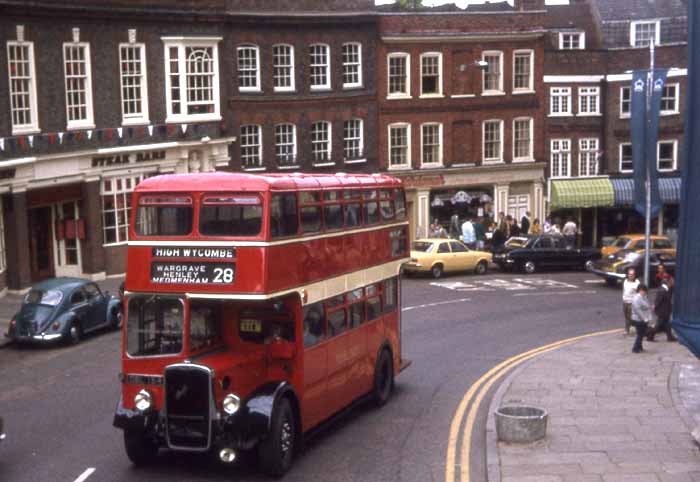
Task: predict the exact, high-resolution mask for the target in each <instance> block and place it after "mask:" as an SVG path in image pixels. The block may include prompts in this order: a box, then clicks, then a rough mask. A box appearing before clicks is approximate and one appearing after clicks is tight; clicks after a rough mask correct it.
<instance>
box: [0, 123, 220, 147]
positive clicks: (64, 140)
mask: <svg viewBox="0 0 700 482" xmlns="http://www.w3.org/2000/svg"><path fill="white" fill-rule="evenodd" d="M220 128H221V131H222V132H223V131H225V130H226V129H225V125H224V123H223V122H222V123H221V124H220ZM188 129H190V128H189V126H188V125H187V124H151V125H147V126H134V127H110V128H106V129H88V130H81V131H73V132H48V133H45V134H33V135H22V136H14V137H4V138H3V137H0V151H7V152H17V151H28V150H31V149H33V148H34V147H38V146H39V144H41V143H44V144H45V145H48V146H54V145H67V144H75V143H81V142H92V141H93V139H97V140H98V141H100V142H102V141H106V142H108V141H112V140H114V139H116V140H117V143H118V144H122V143H123V142H124V141H125V140H127V139H146V138H149V137H151V138H153V137H157V138H166V139H170V138H173V137H185V136H186V135H187V132H188ZM203 129H204V126H203V125H202V124H194V125H192V126H191V129H190V130H189V132H190V133H192V132H194V136H195V137H196V136H197V135H199V134H200V133H202V132H203Z"/></svg>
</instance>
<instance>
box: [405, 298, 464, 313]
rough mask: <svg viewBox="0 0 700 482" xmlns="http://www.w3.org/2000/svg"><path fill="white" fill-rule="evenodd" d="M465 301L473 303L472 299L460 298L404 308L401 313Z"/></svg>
mask: <svg viewBox="0 0 700 482" xmlns="http://www.w3.org/2000/svg"><path fill="white" fill-rule="evenodd" d="M465 301H471V298H460V299H458V300H449V301H439V302H437V303H426V304H424V305H416V306H407V307H406V308H402V309H401V311H410V310H417V309H419V308H431V307H433V306H438V305H447V304H450V303H464V302H465Z"/></svg>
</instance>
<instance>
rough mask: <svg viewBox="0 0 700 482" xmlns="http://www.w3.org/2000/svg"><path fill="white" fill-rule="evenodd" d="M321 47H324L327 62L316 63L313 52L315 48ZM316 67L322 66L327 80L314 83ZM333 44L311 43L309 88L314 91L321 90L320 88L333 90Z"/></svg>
mask: <svg viewBox="0 0 700 482" xmlns="http://www.w3.org/2000/svg"><path fill="white" fill-rule="evenodd" d="M317 47H321V48H322V49H324V50H325V58H326V62H325V63H323V64H315V63H314V62H313V58H314V56H315V55H317V54H314V53H313V49H314V48H317ZM314 68H321V69H323V70H324V71H325V77H326V82H325V83H323V84H314V81H313V79H314V73H313V69H314ZM331 84H332V81H331V46H330V45H328V44H327V43H313V44H311V45H309V89H310V90H312V91H319V90H331V88H332V87H331Z"/></svg>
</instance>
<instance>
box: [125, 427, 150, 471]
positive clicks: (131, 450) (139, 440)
mask: <svg viewBox="0 0 700 482" xmlns="http://www.w3.org/2000/svg"><path fill="white" fill-rule="evenodd" d="M124 448H125V449H126V455H127V457H129V460H131V462H132V463H133V464H134V465H147V464H149V463H151V462H153V460H154V459H155V458H156V457H157V456H158V443H157V442H156V441H155V440H153V438H152V437H150V436H148V435H147V434H146V433H144V432H143V431H141V430H134V429H126V430H124Z"/></svg>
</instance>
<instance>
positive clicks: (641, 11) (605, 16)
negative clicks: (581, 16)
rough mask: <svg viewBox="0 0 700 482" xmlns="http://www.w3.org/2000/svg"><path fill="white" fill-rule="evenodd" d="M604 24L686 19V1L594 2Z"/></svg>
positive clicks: (632, 0)
mask: <svg viewBox="0 0 700 482" xmlns="http://www.w3.org/2000/svg"><path fill="white" fill-rule="evenodd" d="M593 3H594V4H595V5H596V7H597V8H598V11H599V12H600V18H601V20H602V21H603V22H606V21H613V20H644V19H652V18H661V17H684V16H686V15H687V12H688V10H687V7H686V5H685V2H684V0H593Z"/></svg>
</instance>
